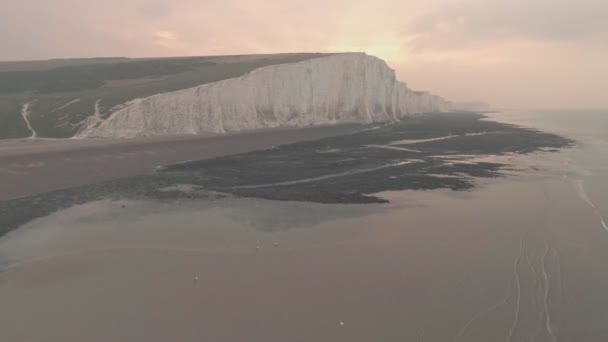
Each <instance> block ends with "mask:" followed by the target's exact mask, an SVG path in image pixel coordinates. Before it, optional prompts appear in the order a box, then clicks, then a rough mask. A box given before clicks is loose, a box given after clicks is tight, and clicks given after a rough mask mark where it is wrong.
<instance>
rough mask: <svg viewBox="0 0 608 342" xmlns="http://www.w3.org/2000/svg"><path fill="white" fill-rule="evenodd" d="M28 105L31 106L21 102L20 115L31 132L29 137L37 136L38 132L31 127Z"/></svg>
mask: <svg viewBox="0 0 608 342" xmlns="http://www.w3.org/2000/svg"><path fill="white" fill-rule="evenodd" d="M30 107H31V105H30V104H29V103H24V104H23V106H22V107H21V117H22V118H23V121H25V124H26V125H27V129H29V130H30V132H31V133H32V135H31V136H30V138H37V137H38V134H37V133H36V130H34V128H33V127H32V123H31V122H30V114H31V111H30Z"/></svg>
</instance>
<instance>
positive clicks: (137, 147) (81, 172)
mask: <svg viewBox="0 0 608 342" xmlns="http://www.w3.org/2000/svg"><path fill="white" fill-rule="evenodd" d="M361 127H363V126H362V125H355V124H344V125H333V126H316V127H304V128H288V129H284V128H283V129H267V130H258V131H251V132H239V133H230V134H222V135H219V134H209V135H196V136H188V135H185V136H184V135H179V136H164V137H149V138H135V139H15V140H5V141H0V188H1V189H3V191H2V192H0V201H5V200H9V199H15V198H21V197H25V196H29V195H35V194H39V193H43V192H47V191H53V190H60V189H65V188H70V187H76V186H81V185H87V184H93V183H98V182H103V181H109V180H115V179H120V178H125V177H130V176H137V175H145V174H150V173H153V172H154V171H155V168H156V167H157V166H162V165H167V164H174V163H179V162H184V161H188V160H203V159H209V158H214V157H220V156H225V155H230V154H237V153H245V152H252V151H256V150H264V149H268V148H272V147H274V146H277V145H284V144H289V143H295V142H300V141H307V140H316V139H321V138H325V137H330V136H335V135H341V134H348V133H352V132H355V131H357V130H359V129H361Z"/></svg>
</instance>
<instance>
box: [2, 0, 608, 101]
mask: <svg viewBox="0 0 608 342" xmlns="http://www.w3.org/2000/svg"><path fill="white" fill-rule="evenodd" d="M0 8H2V10H1V11H0V46H1V47H2V48H1V49H0V60H30V59H48V58H73V57H110V56H111V57H117V56H126V57H156V56H159V57H160V56H162V57H165V56H185V55H224V54H249V53H277V52H347V51H363V52H367V53H368V54H371V55H375V56H378V57H380V58H382V59H384V60H386V61H387V63H388V64H389V65H390V66H391V67H392V68H394V69H395V70H396V72H397V76H398V77H399V79H400V80H402V81H404V82H406V83H408V84H409V85H410V87H412V88H414V89H417V90H427V91H431V92H433V93H435V94H438V95H441V96H443V97H445V98H447V99H449V100H454V101H484V102H488V103H490V104H491V105H493V106H494V107H497V108H530V109H533V108H545V109H555V108H560V109H571V108H590V109H592V108H608V95H607V93H608V81H607V80H608V19H606V18H607V16H608V14H607V13H608V0H426V1H420V0H104V1H99V0H96V1H92V0H0Z"/></svg>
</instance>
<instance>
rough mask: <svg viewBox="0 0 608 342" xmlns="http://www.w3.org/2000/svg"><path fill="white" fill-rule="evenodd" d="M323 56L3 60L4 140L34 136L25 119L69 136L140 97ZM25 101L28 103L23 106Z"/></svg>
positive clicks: (0, 117) (0, 107) (46, 133)
mask: <svg viewBox="0 0 608 342" xmlns="http://www.w3.org/2000/svg"><path fill="white" fill-rule="evenodd" d="M321 56H324V55H323V54H315V53H300V54H275V55H242V56H211V57H181V58H149V59H128V58H94V59H71V60H49V61H31V62H23V61H20V62H0V139H7V138H25V137H30V136H32V131H31V130H30V128H28V125H27V123H26V121H25V119H27V120H28V121H29V123H30V126H31V128H32V129H33V130H34V131H35V132H36V135H37V136H38V137H51V138H66V137H71V136H73V135H74V134H75V133H76V132H78V130H80V129H81V128H82V126H83V124H84V123H85V121H86V120H87V119H88V118H90V117H92V116H95V115H97V116H99V117H101V118H103V117H106V116H107V115H108V114H109V113H110V110H111V109H112V108H114V107H115V106H117V105H120V104H123V103H125V102H128V101H130V100H133V99H136V98H141V97H146V96H151V95H154V94H157V93H162V92H167V91H175V90H180V89H185V88H190V87H194V86H197V85H201V84H205V83H210V82H216V81H220V80H224V79H228V78H233V77H238V76H241V75H243V74H245V73H247V72H250V71H252V70H255V69H258V68H261V67H265V66H270V65H275V64H283V63H295V62H299V61H303V60H306V59H310V58H315V57H321ZM26 104H29V106H28V107H24V105H26ZM24 108H25V109H27V110H25V111H24ZM24 116H25V119H24Z"/></svg>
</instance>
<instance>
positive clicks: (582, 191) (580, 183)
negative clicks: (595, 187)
mask: <svg viewBox="0 0 608 342" xmlns="http://www.w3.org/2000/svg"><path fill="white" fill-rule="evenodd" d="M576 184H577V185H578V195H579V197H580V198H581V199H582V200H583V201H585V202H587V204H589V206H591V209H593V212H594V213H595V214H596V215H597V216H598V217H599V218H600V223H601V224H602V227H604V229H605V230H606V231H608V224H606V221H605V220H604V217H603V216H602V213H601V212H600V209H599V208H598V207H597V206H596V205H595V203H593V201H592V200H591V199H590V198H589V196H588V195H587V191H585V184H583V181H582V180H577V181H576Z"/></svg>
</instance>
